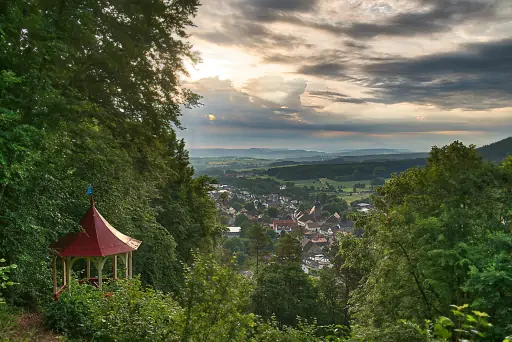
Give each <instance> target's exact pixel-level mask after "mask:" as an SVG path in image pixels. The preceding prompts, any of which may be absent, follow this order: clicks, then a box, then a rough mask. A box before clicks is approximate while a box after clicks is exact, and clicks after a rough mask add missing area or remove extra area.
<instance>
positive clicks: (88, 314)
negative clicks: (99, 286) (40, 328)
mask: <svg viewBox="0 0 512 342" xmlns="http://www.w3.org/2000/svg"><path fill="white" fill-rule="evenodd" d="M101 304H102V295H101V292H100V291H98V290H96V289H95V288H94V287H92V286H88V285H79V284H77V285H76V286H73V287H72V288H71V290H68V291H64V292H63V293H62V294H61V295H60V296H59V300H58V301H57V302H53V303H51V304H50V305H48V306H47V307H46V308H45V310H44V316H45V323H46V324H47V326H49V327H50V328H52V329H54V330H56V331H58V332H60V333H63V334H65V335H67V336H70V337H85V338H87V337H90V336H92V333H93V331H94V319H93V318H94V313H95V311H96V310H97V306H100V305H101Z"/></svg>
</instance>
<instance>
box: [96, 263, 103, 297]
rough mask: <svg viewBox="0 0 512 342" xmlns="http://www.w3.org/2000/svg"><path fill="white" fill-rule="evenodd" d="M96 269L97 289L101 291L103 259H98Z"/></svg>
mask: <svg viewBox="0 0 512 342" xmlns="http://www.w3.org/2000/svg"><path fill="white" fill-rule="evenodd" d="M97 267H98V287H99V289H100V291H101V289H102V288H103V257H98V259H97Z"/></svg>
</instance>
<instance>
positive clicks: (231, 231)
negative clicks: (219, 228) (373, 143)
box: [222, 227, 241, 238]
mask: <svg viewBox="0 0 512 342" xmlns="http://www.w3.org/2000/svg"><path fill="white" fill-rule="evenodd" d="M240 230H241V228H240V227H228V230H227V231H224V232H222V235H224V236H227V237H228V238H232V237H234V236H240Z"/></svg>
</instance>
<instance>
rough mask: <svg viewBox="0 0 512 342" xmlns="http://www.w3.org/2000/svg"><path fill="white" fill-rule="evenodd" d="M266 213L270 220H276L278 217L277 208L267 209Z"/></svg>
mask: <svg viewBox="0 0 512 342" xmlns="http://www.w3.org/2000/svg"><path fill="white" fill-rule="evenodd" d="M267 213H268V216H270V217H272V218H276V217H277V216H278V215H279V210H277V208H274V207H270V208H268V209H267Z"/></svg>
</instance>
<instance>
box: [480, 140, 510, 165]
mask: <svg viewBox="0 0 512 342" xmlns="http://www.w3.org/2000/svg"><path fill="white" fill-rule="evenodd" d="M476 150H477V152H478V153H479V154H480V155H481V156H482V157H484V158H485V159H487V160H490V161H494V162H499V161H502V160H503V159H505V158H506V157H507V156H509V155H512V137H509V138H505V139H503V140H500V141H496V142H494V143H492V144H489V145H485V146H482V147H480V148H477V149H476Z"/></svg>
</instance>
